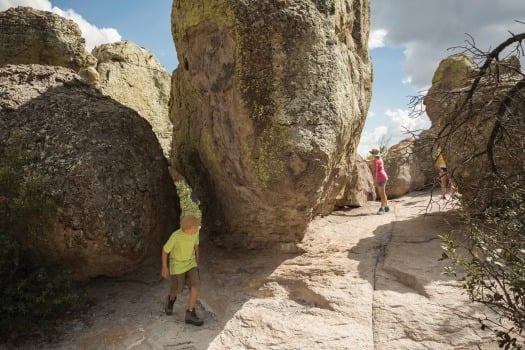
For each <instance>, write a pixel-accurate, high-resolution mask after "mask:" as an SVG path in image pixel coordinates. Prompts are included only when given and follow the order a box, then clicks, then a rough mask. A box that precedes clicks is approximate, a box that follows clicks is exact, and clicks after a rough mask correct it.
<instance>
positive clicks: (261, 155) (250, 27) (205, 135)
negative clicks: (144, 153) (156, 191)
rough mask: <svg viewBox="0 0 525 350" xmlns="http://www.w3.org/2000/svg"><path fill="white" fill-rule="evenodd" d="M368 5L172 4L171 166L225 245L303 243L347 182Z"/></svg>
mask: <svg viewBox="0 0 525 350" xmlns="http://www.w3.org/2000/svg"><path fill="white" fill-rule="evenodd" d="M369 10H370V9H369V2H368V1H367V0H345V1H337V2H336V1H324V2H321V1H306V0H286V1H267V0H263V1H249V2H246V1H201V2H194V1H186V0H175V1H174V2H173V8H172V32H173V37H174V40H175V44H176V47H177V54H178V59H179V62H180V65H179V68H178V69H177V70H176V71H175V72H174V74H173V77H172V101H173V102H172V106H171V112H170V113H171V118H172V121H173V124H174V138H173V150H174V155H173V159H172V161H173V164H174V166H175V168H176V169H177V170H178V171H180V172H181V173H182V174H183V175H184V176H185V177H186V178H187V180H188V182H189V183H190V185H191V186H192V187H193V188H194V189H195V190H196V192H197V194H198V197H199V199H200V200H201V203H202V209H203V214H204V224H205V227H206V228H208V229H209V230H211V231H212V232H213V233H214V238H215V239H217V240H221V242H223V243H225V244H241V245H244V246H248V247H268V246H272V245H275V244H276V243H278V242H293V241H298V240H300V239H301V238H302V237H303V234H304V232H305V229H306V226H307V224H308V223H309V221H310V220H311V219H312V217H313V216H315V215H316V214H319V213H322V212H325V211H330V210H332V209H333V207H334V205H335V204H336V203H335V202H336V198H337V196H338V195H339V194H340V193H341V192H342V191H343V190H344V186H346V184H347V183H348V182H349V180H350V176H351V175H350V174H348V170H347V169H353V168H354V162H355V155H356V153H355V152H356V146H357V143H358V141H359V135H360V134H361V130H362V127H363V124H364V120H365V117H366V113H367V110H368V106H369V102H370V96H371V76H372V72H371V64H370V58H369V55H368V45H367V43H368V33H369V25H370V22H369V17H370V11H369Z"/></svg>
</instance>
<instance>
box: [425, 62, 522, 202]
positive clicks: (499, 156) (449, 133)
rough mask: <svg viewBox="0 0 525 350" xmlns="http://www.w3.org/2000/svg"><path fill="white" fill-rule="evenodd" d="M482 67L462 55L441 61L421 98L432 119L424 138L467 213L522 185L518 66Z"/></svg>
mask: <svg viewBox="0 0 525 350" xmlns="http://www.w3.org/2000/svg"><path fill="white" fill-rule="evenodd" d="M487 68H488V69H486V70H483V71H482V70H480V69H479V68H478V67H477V66H476V65H475V63H474V61H473V59H472V58H471V57H469V56H467V55H464V54H460V55H453V56H450V57H448V58H446V59H444V60H443V61H441V63H440V64H439V67H438V69H437V70H436V73H435V74H434V78H433V79H432V82H433V83H432V88H431V89H430V90H429V92H428V94H427V96H426V97H425V100H424V102H425V105H426V107H427V113H428V115H429V117H430V119H431V120H432V127H431V130H429V132H428V133H427V134H426V136H427V137H428V139H429V141H430V142H433V143H432V145H433V148H434V150H435V149H436V147H437V145H438V143H439V144H440V147H441V149H442V151H443V154H444V156H445V158H446V161H447V168H448V169H449V171H450V172H451V173H452V175H453V177H454V178H455V180H456V183H457V185H458V187H459V190H460V192H461V194H462V195H463V198H464V204H466V205H467V206H468V207H469V208H470V210H471V211H475V210H481V211H482V210H484V209H485V208H486V207H487V206H490V205H496V206H500V205H502V203H498V198H499V197H500V195H501V194H502V193H503V192H505V191H508V190H511V189H512V187H513V186H516V185H517V186H519V187H520V188H523V186H525V183H524V182H523V179H524V175H525V174H524V169H525V168H524V167H523V164H525V154H524V152H523V148H524V147H523V140H524V139H525V113H524V111H525V98H523V95H524V93H525V87H524V86H523V83H522V79H523V76H522V73H520V67H519V62H518V61H517V59H516V58H515V57H511V58H509V59H507V60H504V61H501V62H498V64H497V65H496V64H492V65H491V66H489V67H487ZM472 86H476V89H474V90H473V89H472ZM465 101H468V103H465ZM427 143H428V142H427ZM427 148H428V146H427ZM434 159H435V156H434ZM502 191H503V192H502ZM509 198H510V197H509Z"/></svg>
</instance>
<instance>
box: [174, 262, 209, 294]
mask: <svg viewBox="0 0 525 350" xmlns="http://www.w3.org/2000/svg"><path fill="white" fill-rule="evenodd" d="M185 284H187V285H188V287H190V288H191V287H192V286H200V285H201V278H200V274H199V269H198V268H197V267H193V268H191V269H189V270H188V271H186V272H184V273H181V274H179V275H171V284H170V286H171V291H170V294H171V295H172V296H175V295H177V294H179V293H180V292H181V291H182V289H183V288H184V285H185Z"/></svg>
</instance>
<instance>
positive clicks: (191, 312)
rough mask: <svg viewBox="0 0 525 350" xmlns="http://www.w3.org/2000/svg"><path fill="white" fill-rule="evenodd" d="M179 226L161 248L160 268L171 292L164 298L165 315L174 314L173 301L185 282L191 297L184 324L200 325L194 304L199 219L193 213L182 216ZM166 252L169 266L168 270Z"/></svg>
mask: <svg viewBox="0 0 525 350" xmlns="http://www.w3.org/2000/svg"><path fill="white" fill-rule="evenodd" d="M180 226H181V228H180V229H178V230H177V231H175V232H173V233H172V234H171V236H170V238H169V239H168V241H167V242H166V243H165V244H164V246H163V247H162V271H161V275H162V277H164V278H165V279H168V276H170V279H171V284H170V294H169V295H168V298H167V301H166V308H165V311H166V315H171V314H172V313H173V304H174V303H175V300H177V294H179V293H180V292H181V291H182V288H184V285H185V284H187V285H188V287H190V299H189V301H188V309H187V310H186V318H185V321H186V323H190V324H193V325H196V326H201V325H202V324H203V322H204V321H203V320H202V319H200V318H199V317H198V316H197V314H196V313H195V304H196V303H197V297H198V295H199V289H200V276H199V270H198V268H197V266H198V263H199V228H200V220H199V219H198V218H196V217H194V216H185V217H183V218H182V220H181V222H180ZM168 254H169V269H168Z"/></svg>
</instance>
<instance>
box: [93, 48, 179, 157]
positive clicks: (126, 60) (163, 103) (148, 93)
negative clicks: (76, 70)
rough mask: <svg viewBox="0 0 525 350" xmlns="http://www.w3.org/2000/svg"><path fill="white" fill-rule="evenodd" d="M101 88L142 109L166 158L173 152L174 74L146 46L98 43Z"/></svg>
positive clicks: (94, 53)
mask: <svg viewBox="0 0 525 350" xmlns="http://www.w3.org/2000/svg"><path fill="white" fill-rule="evenodd" d="M92 54H93V56H95V57H96V58H97V60H98V64H97V67H96V69H97V71H98V73H99V74H100V88H101V89H102V91H103V92H104V93H105V94H108V95H109V96H111V97H112V98H114V99H115V100H117V101H119V102H120V103H122V104H124V105H126V106H129V107H131V108H133V109H134V110H136V111H137V112H139V114H140V115H141V116H142V117H144V118H145V119H146V120H147V121H148V122H149V123H150V124H151V126H152V128H153V132H155V135H157V138H158V139H159V142H160V145H161V147H162V150H163V151H164V155H165V156H166V158H169V155H170V152H171V138H172V129H173V126H172V124H171V121H170V118H169V112H168V102H169V98H170V89H171V85H170V76H169V74H168V72H167V71H166V69H165V68H164V67H163V66H162V65H161V64H160V62H159V61H158V60H157V59H156V58H155V56H153V54H152V53H151V52H150V51H148V50H146V49H145V48H143V47H140V46H138V45H137V44H135V43H132V42H130V41H120V42H117V43H112V44H104V45H100V46H98V47H95V48H94V49H93V51H92Z"/></svg>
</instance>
